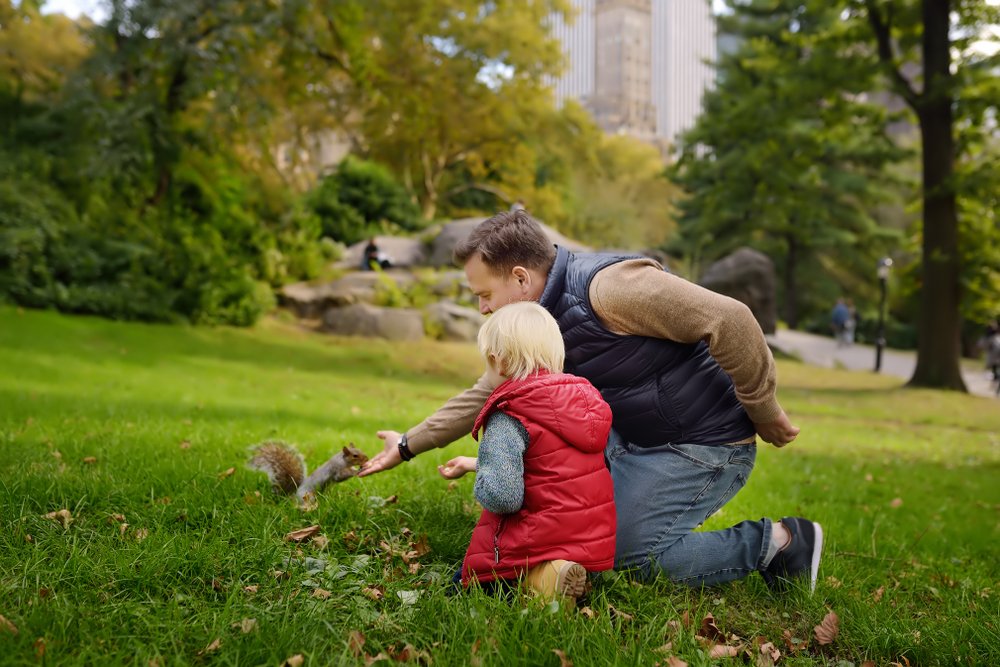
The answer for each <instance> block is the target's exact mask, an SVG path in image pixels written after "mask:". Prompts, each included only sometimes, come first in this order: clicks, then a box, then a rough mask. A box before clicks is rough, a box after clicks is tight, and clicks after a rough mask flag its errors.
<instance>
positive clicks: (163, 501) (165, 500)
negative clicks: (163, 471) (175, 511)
mask: <svg viewBox="0 0 1000 667" xmlns="http://www.w3.org/2000/svg"><path fill="white" fill-rule="evenodd" d="M156 502H158V503H160V504H161V505H169V504H170V498H167V497H166V496H164V497H163V498H159V499H158V500H157V501H156Z"/></svg>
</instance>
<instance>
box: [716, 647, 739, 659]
mask: <svg viewBox="0 0 1000 667" xmlns="http://www.w3.org/2000/svg"><path fill="white" fill-rule="evenodd" d="M740 648H742V647H736V646H728V645H726V644H713V645H712V647H711V648H709V649H708V657H709V658H735V657H736V656H737V655H739V654H740Z"/></svg>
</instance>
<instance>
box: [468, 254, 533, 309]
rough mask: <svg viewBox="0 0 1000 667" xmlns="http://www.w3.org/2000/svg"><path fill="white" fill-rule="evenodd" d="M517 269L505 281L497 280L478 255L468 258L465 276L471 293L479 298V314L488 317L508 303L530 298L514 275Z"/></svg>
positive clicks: (522, 284) (502, 279)
mask: <svg viewBox="0 0 1000 667" xmlns="http://www.w3.org/2000/svg"><path fill="white" fill-rule="evenodd" d="M519 268H520V267H515V268H514V270H513V271H512V272H511V273H510V274H508V275H507V276H504V278H506V279H504V278H498V277H497V276H495V275H493V274H492V273H490V270H489V268H488V267H487V266H486V264H484V263H483V260H482V259H480V257H479V255H478V254H475V255H473V256H472V257H470V258H469V261H468V262H466V263H465V276H466V278H468V279H469V287H470V288H471V289H472V293H473V294H475V295H476V296H477V297H479V312H480V313H482V314H483V315H489V314H490V313H495V312H496V311H497V310H499V309H500V308H503V307H504V306H506V305H507V304H509V303H516V302H518V301H527V300H529V299H530V298H531V297H530V295H529V294H528V293H527V291H526V290H525V285H524V282H523V279H522V278H520V277H519V276H518V275H517V274H516V272H517V270H518V269H519ZM521 271H524V269H521Z"/></svg>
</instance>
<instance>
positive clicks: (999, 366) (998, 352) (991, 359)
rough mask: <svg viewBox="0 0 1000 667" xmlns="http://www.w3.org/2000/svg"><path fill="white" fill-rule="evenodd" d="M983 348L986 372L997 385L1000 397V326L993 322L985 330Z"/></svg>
mask: <svg viewBox="0 0 1000 667" xmlns="http://www.w3.org/2000/svg"><path fill="white" fill-rule="evenodd" d="M983 347H984V348H986V370H987V371H988V372H990V373H992V380H993V382H996V383H997V394H998V395H1000V325H998V324H997V322H996V321H995V320H994V321H993V322H990V325H989V326H988V327H987V328H986V335H985V336H984V337H983Z"/></svg>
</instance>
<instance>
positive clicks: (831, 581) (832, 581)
mask: <svg viewBox="0 0 1000 667" xmlns="http://www.w3.org/2000/svg"><path fill="white" fill-rule="evenodd" d="M826 585H827V586H829V587H830V588H840V580H839V579H837V578H836V577H827V578H826Z"/></svg>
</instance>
